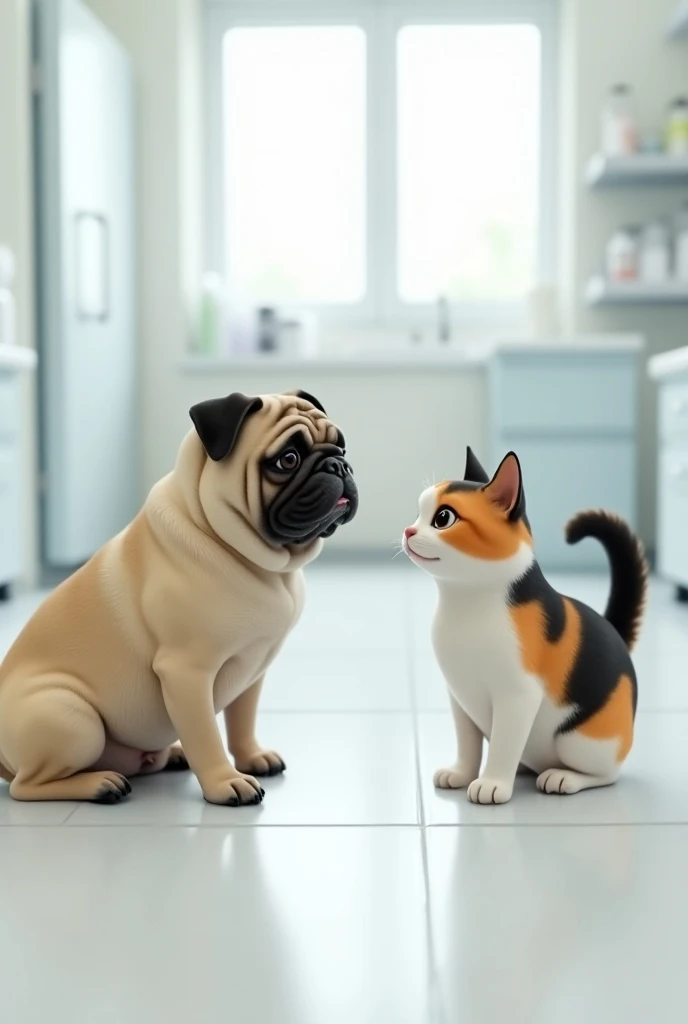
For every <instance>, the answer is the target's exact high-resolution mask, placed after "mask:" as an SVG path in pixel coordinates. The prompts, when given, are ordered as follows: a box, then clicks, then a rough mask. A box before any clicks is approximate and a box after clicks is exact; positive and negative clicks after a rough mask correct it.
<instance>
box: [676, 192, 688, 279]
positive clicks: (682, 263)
mask: <svg viewBox="0 0 688 1024" xmlns="http://www.w3.org/2000/svg"><path fill="white" fill-rule="evenodd" d="M674 250H675V257H674V275H675V277H676V279H677V280H678V281H685V282H686V283H688V205H684V206H682V207H681V209H680V210H679V211H678V213H677V214H676V217H675V220H674Z"/></svg>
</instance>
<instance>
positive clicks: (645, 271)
mask: <svg viewBox="0 0 688 1024" xmlns="http://www.w3.org/2000/svg"><path fill="white" fill-rule="evenodd" d="M670 274H671V236H670V233H669V226H668V225H667V224H666V223H665V221H663V220H655V221H652V222H651V223H649V224H646V225H645V227H644V228H643V230H642V233H641V238H640V256H639V276H640V278H641V280H643V281H646V282H647V283H648V284H664V283H665V282H666V281H668V280H669V276H670Z"/></svg>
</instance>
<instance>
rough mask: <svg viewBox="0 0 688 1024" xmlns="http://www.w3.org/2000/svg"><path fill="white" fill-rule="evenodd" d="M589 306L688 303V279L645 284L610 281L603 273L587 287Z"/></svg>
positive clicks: (640, 282)
mask: <svg viewBox="0 0 688 1024" xmlns="http://www.w3.org/2000/svg"><path fill="white" fill-rule="evenodd" d="M585 301H586V304H587V305H588V306H612V305H614V306H619V305H667V304H679V303H686V304H688V281H667V282H666V283H665V284H644V283H643V282H642V281H628V282H622V283H621V282H618V281H608V280H607V279H606V278H605V277H602V276H601V275H599V276H597V277H593V278H591V279H590V280H589V281H588V284H587V285H586V288H585Z"/></svg>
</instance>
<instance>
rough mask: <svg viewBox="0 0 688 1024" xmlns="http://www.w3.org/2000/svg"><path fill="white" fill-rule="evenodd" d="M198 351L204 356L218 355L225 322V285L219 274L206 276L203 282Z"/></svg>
mask: <svg viewBox="0 0 688 1024" xmlns="http://www.w3.org/2000/svg"><path fill="white" fill-rule="evenodd" d="M200 321H201V322H200V325H199V337H198V349H199V351H200V352H202V353H203V355H206V356H214V355H217V353H218V351H219V348H220V338H221V335H222V326H223V322H224V298H223V283H222V278H221V277H220V275H219V274H212V273H208V274H204V275H203V279H202V281H201V316H200Z"/></svg>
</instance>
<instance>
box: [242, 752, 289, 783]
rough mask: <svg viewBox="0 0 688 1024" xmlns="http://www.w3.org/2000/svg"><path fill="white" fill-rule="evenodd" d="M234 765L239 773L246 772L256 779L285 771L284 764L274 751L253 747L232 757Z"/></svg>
mask: <svg viewBox="0 0 688 1024" xmlns="http://www.w3.org/2000/svg"><path fill="white" fill-rule="evenodd" d="M234 764H235V765H236V769H237V771H239V772H248V773H249V774H250V775H257V776H258V778H260V777H261V776H263V777H265V776H266V775H281V774H282V772H284V771H286V768H287V766H286V764H285V763H284V761H283V760H282V758H281V757H280V755H279V754H278V753H276V752H275V751H274V750H263V749H262V748H261V747H255V748H254V749H253V750H250V751H241V752H240V753H237V754H235V755H234Z"/></svg>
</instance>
